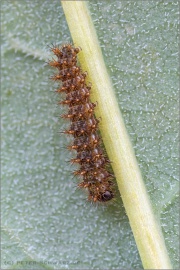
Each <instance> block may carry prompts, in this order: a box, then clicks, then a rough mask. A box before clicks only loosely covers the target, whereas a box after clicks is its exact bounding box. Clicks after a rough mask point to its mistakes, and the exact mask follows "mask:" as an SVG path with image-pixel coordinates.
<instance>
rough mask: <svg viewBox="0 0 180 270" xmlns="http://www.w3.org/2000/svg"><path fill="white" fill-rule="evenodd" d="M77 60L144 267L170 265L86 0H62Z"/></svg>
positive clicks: (156, 267)
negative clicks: (87, 83) (94, 104)
mask: <svg viewBox="0 0 180 270" xmlns="http://www.w3.org/2000/svg"><path fill="white" fill-rule="evenodd" d="M61 3H62V6H63V9H64V13H65V16H66V19H67V23H68V26H69V29H70V32H71V35H72V39H73V42H74V44H75V46H80V47H81V48H82V51H81V52H80V53H79V61H80V64H81V67H82V69H83V70H84V71H87V72H88V80H87V81H90V82H91V83H92V100H93V101H97V102H98V106H97V110H96V115H97V117H99V116H100V117H101V124H100V131H101V134H102V138H103V142H104V145H105V147H106V150H107V153H108V156H109V159H110V160H111V161H112V167H113V171H114V174H115V176H116V180H117V183H118V187H119V190H120V193H121V196H122V200H123V203H124V206H125V209H126V213H127V215H128V218H129V221H130V225H131V228H132V231H133V234H134V237H135V241H136V244H137V247H138V250H139V253H140V256H141V260H142V263H143V266H144V268H145V269H171V268H172V267H171V264H170V260H169V257H168V254H167V250H166V247H165V243H164V238H163V235H162V232H161V229H160V226H159V224H158V222H157V221H156V219H155V217H154V214H153V211H152V207H151V204H150V201H149V198H148V194H147V192H146V188H145V185H144V182H143V180H142V176H141V172H140V169H139V167H138V164H137V161H136V158H135V154H134V151H133V148H132V146H131V143H130V140H129V137H128V134H127V131H126V128H125V125H124V122H123V119H122V116H121V113H120V110H119V107H118V104H117V101H116V98H115V95H114V90H113V87H112V83H111V80H110V78H109V75H108V73H107V70H106V67H105V64H104V60H103V56H102V52H101V49H100V46H99V43H98V39H97V35H96V31H95V29H94V25H93V23H92V20H91V17H90V14H89V11H88V8H87V4H86V1H62V2H61Z"/></svg>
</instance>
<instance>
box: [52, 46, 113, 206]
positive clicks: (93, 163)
mask: <svg viewBox="0 0 180 270" xmlns="http://www.w3.org/2000/svg"><path fill="white" fill-rule="evenodd" d="M80 50H81V49H80V48H75V47H74V46H72V45H70V44H67V45H63V46H62V47H61V48H59V47H57V46H53V47H52V48H51V51H52V52H53V53H54V55H55V56H56V57H57V59H56V60H54V59H53V60H52V61H50V62H49V65H50V66H51V67H54V68H56V69H57V70H58V73H57V74H56V75H54V76H52V77H51V79H52V80H54V81H60V82H61V87H60V88H59V89H57V90H56V93H65V94H66V97H65V99H64V100H63V101H61V102H59V104H61V105H66V106H67V107H68V111H67V113H66V114H63V115H61V117H62V118H64V119H69V121H70V127H69V129H67V130H64V131H63V133H65V134H70V135H72V136H73V138H74V140H73V142H72V144H71V145H69V146H68V147H67V149H69V150H73V151H76V152H77V154H76V158H73V159H71V162H72V163H75V164H79V169H78V170H76V171H74V175H78V176H79V177H80V178H81V179H82V182H80V183H79V184H78V187H79V188H85V189H86V190H87V191H88V200H89V201H93V202H97V201H99V202H106V201H110V200H111V199H113V198H114V192H113V182H112V178H113V175H112V174H111V173H110V172H109V171H108V169H107V167H108V165H109V163H110V161H109V159H108V158H107V156H106V154H105V153H104V151H103V149H102V147H101V144H102V140H101V138H100V136H99V134H98V124H99V120H97V119H96V117H95V115H94V109H95V107H96V104H95V103H92V102H90V98H89V96H90V91H91V87H90V86H88V85H87V84H86V82H85V78H86V76H87V73H86V72H83V71H82V70H81V68H80V67H79V66H78V64H77V54H78V53H79V52H80Z"/></svg>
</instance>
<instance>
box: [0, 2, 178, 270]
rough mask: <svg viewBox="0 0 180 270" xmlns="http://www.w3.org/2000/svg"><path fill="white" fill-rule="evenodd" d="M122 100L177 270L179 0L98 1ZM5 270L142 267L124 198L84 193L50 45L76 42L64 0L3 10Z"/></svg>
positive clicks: (6, 5) (96, 10) (95, 7)
mask: <svg viewBox="0 0 180 270" xmlns="http://www.w3.org/2000/svg"><path fill="white" fill-rule="evenodd" d="M89 8H90V12H91V14H92V18H93V21H94V24H95V28H96V31H97V34H98V38H99V42H100V45H101V48H102V51H103V55H104V60H105V62H106V66H107V68H108V71H109V74H110V77H111V79H112V81H113V85H114V89H115V92H116V97H117V100H118V103H119V106H120V108H121V111H122V114H123V117H124V120H125V123H126V127H127V129H128V132H129V134H130V138H131V141H132V144H133V146H134V149H135V153H136V156H137V159H138V163H139V166H140V168H141V171H142V175H143V178H144V181H145V184H146V187H147V190H148V193H149V196H150V198H151V201H152V204H153V208H154V212H155V215H156V217H157V220H158V221H159V223H160V224H161V226H162V231H163V235H164V238H165V242H166V246H167V249H168V253H169V256H170V258H171V261H172V264H173V268H174V269H178V268H179V262H178V253H179V250H178V231H179V230H178V170H177V168H178V151H177V149H178V142H177V139H178V102H177V101H178V38H177V37H178V9H179V4H178V1H135V2H134V1H120V2H119V1H111V2H110V1H90V3H89ZM1 10H2V23H1V28H2V29H1V30H2V33H3V36H2V48H1V54H2V90H3V91H2V126H3V131H2V160H3V161H2V201H3V203H2V214H3V215H2V217H3V218H2V226H3V231H2V249H3V252H2V262H1V268H2V269H65V268H67V269H96V268H100V269H127V268H131V269H135V268H136V269H137V268H142V264H141V260H140V257H139V254H138V250H137V247H136V244H135V241H134V238H133V234H132V231H131V228H130V226H129V222H128V218H127V216H126V213H125V210H124V208H123V204H122V201H121V199H119V198H117V200H116V201H115V202H114V204H112V205H108V206H107V207H104V206H101V205H100V206H94V205H91V204H90V203H88V202H86V194H84V193H83V192H82V191H81V190H76V189H75V186H76V182H77V181H76V179H73V177H72V173H71V172H72V171H73V170H74V168H73V167H72V166H70V165H69V163H68V162H67V160H69V159H70V157H71V153H68V152H67V151H66V150H65V149H63V147H64V145H67V144H68V143H69V141H70V138H67V137H66V136H62V135H59V134H58V131H59V130H63V129H64V128H65V126H66V125H67V123H66V122H64V121H63V120H62V119H59V118H58V117H57V116H58V115H59V114H60V113H62V108H59V107H57V106H56V103H57V100H58V97H57V96H56V95H55V94H54V93H53V91H52V90H54V89H55V88H56V85H55V84H54V83H52V82H51V81H50V80H49V77H50V76H51V75H52V73H53V70H52V69H50V68H49V67H48V66H46V65H45V64H44V62H45V61H47V60H48V58H50V53H49V50H48V47H47V45H50V44H51V43H57V44H63V43H67V42H70V41H71V37H70V33H69V30H68V27H67V23H66V20H65V17H64V14H63V11H62V8H61V5H60V4H59V1H58V0H57V1H47V0H46V1H3V2H2V7H1Z"/></svg>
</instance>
